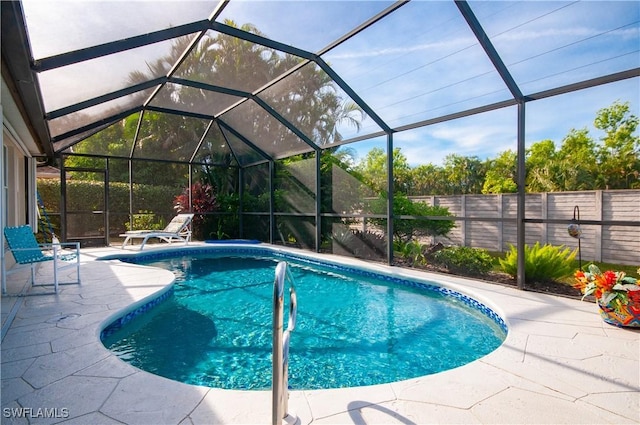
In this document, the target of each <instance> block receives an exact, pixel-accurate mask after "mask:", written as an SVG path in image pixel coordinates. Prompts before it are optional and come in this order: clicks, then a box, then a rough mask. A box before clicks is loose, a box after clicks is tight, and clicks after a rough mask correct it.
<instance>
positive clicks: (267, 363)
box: [103, 255, 506, 389]
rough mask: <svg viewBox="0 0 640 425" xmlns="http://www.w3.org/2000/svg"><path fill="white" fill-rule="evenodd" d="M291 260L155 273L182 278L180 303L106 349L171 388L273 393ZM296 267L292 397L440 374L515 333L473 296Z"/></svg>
mask: <svg viewBox="0 0 640 425" xmlns="http://www.w3.org/2000/svg"><path fill="white" fill-rule="evenodd" d="M279 260H281V259H274V258H241V257H217V258H216V256H211V255H207V256H193V255H189V256H188V257H187V256H182V257H174V258H166V259H162V260H156V261H151V262H148V261H147V262H144V264H148V265H153V266H157V267H162V268H166V269H169V270H172V271H173V272H174V273H175V274H176V276H177V280H176V284H175V286H174V291H173V293H172V294H170V295H169V296H167V298H166V300H164V301H162V302H159V303H157V305H156V306H154V307H153V308H150V309H148V311H146V312H144V314H140V315H137V316H135V317H134V318H133V319H132V320H130V321H129V322H128V323H126V324H124V325H122V326H111V327H108V328H107V329H105V331H103V343H104V344H105V346H106V347H107V348H109V349H110V350H112V352H114V353H116V354H117V355H118V356H119V357H120V358H121V359H122V360H124V361H127V362H129V363H131V364H132V365H134V366H136V367H138V368H140V369H143V370H146V371H148V372H151V373H155V374H158V375H161V376H165V377H167V378H170V379H174V380H178V381H182V382H186V383H189V384H195V385H204V386H209V387H217V388H228V389H269V388H270V387H271V342H272V333H271V329H272V305H273V304H272V303H273V301H272V296H273V280H274V270H275V266H276V264H277V261H279ZM288 262H289V265H290V270H291V271H292V274H293V277H294V280H295V284H296V290H297V296H298V317H297V326H296V329H295V331H294V332H293V334H292V336H291V351H290V363H289V364H290V365H289V386H290V387H291V388H292V389H321V388H338V387H350V386H360V385H372V384H380V383H385V382H393V381H398V380H403V379H408V378H413V377H417V376H422V375H428V374H432V373H436V372H440V371H443V370H448V369H451V368H455V367H458V366H461V365H464V364H466V363H469V362H471V361H473V360H475V359H478V358H480V357H482V356H484V355H485V354H487V353H489V352H491V351H493V350H494V349H496V348H497V347H498V346H499V345H500V344H501V343H502V341H503V340H504V338H505V337H506V333H505V329H504V324H503V323H500V321H496V320H495V317H493V318H491V317H488V316H487V315H486V314H485V313H483V312H481V311H480V310H478V309H476V308H472V307H470V306H469V298H468V297H465V296H460V297H456V296H451V295H449V294H447V292H452V291H437V290H432V288H431V286H430V285H420V284H415V283H414V284H411V285H406V284H403V282H402V281H400V280H399V279H391V280H394V281H389V279H388V280H381V279H374V278H373V277H372V276H369V275H367V276H363V275H361V274H358V273H350V272H348V271H346V272H344V271H343V272H341V273H340V275H338V274H336V273H335V272H334V270H332V269H331V268H324V267H322V266H317V265H316V266H313V267H311V266H310V265H309V264H304V263H300V264H298V263H296V262H295V261H288ZM434 288H435V287H434ZM287 293H288V292H287ZM458 295H460V294H458ZM465 300H466V301H465ZM285 302H287V303H288V300H287V299H285ZM472 304H473V303H472ZM485 309H486V308H485ZM285 311H288V306H285ZM285 326H286V317H285Z"/></svg>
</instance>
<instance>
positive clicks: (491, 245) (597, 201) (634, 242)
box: [411, 190, 640, 266]
mask: <svg viewBox="0 0 640 425" xmlns="http://www.w3.org/2000/svg"><path fill="white" fill-rule="evenodd" d="M411 199H412V200H414V201H420V202H425V203H427V204H429V205H439V206H443V207H447V208H448V209H449V212H451V213H452V214H453V215H454V216H456V217H458V218H463V220H458V221H456V227H455V228H454V229H453V230H452V231H451V233H450V234H449V235H448V238H438V239H437V241H439V242H443V243H445V244H451V243H453V244H456V245H462V246H471V247H474V248H484V249H487V250H489V251H499V252H504V251H508V250H509V244H511V245H515V244H516V222H515V219H516V207H517V195H516V194H499V195H453V196H425V197H411ZM575 207H578V209H579V212H580V220H581V221H588V222H593V221H597V222H603V224H602V225H600V224H593V223H592V224H584V223H581V224H580V228H581V229H582V238H581V241H580V245H581V251H582V259H583V261H603V262H607V263H614V264H628V265H638V266H640V227H639V226H634V225H624V224H625V223H621V222H626V223H627V224H628V223H629V222H634V223H638V225H640V190H593V191H583V192H552V193H531V194H527V195H526V197H525V220H533V221H534V222H526V223H525V241H526V242H525V243H526V244H528V245H533V244H535V243H536V242H540V243H541V244H551V245H557V246H559V245H564V246H566V247H568V248H571V249H576V248H578V240H577V239H575V238H572V237H571V236H569V234H568V233H567V226H568V224H569V220H571V219H572V218H573V217H574V211H575ZM576 218H577V217H576ZM474 219H475V220H476V221H474ZM503 219H504V220H508V221H502V220H503ZM536 220H549V221H551V222H542V223H538V222H535V221H536ZM557 220H561V221H562V222H557Z"/></svg>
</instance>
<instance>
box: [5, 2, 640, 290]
mask: <svg viewBox="0 0 640 425" xmlns="http://www.w3.org/2000/svg"><path fill="white" fill-rule="evenodd" d="M12 3H13V2H12ZM12 3H10V4H9V5H5V3H3V13H2V19H3V39H4V38H6V37H5V35H7V34H8V36H9V40H8V41H9V42H8V43H7V44H6V45H7V46H9V47H8V50H9V51H8V54H7V56H8V57H10V58H12V59H15V60H12V61H11V63H10V64H9V65H10V66H9V68H11V69H10V72H11V74H12V77H13V78H14V79H15V80H20V79H21V77H22V78H25V79H26V80H31V81H33V82H34V83H33V85H32V86H29V87H26V88H24V87H23V88H21V89H20V90H21V92H22V93H21V94H22V97H23V99H24V100H25V105H26V109H27V114H28V115H30V116H32V117H42V116H44V117H45V120H38V119H33V120H32V123H33V125H34V128H35V131H36V133H37V134H38V136H39V137H40V139H41V140H43V141H46V142H45V143H44V151H45V154H46V155H47V156H48V157H58V156H61V155H73V154H72V153H71V154H69V153H65V152H64V150H65V149H66V148H67V147H68V146H71V145H72V144H73V143H76V142H78V141H80V140H83V138H84V137H86V136H88V135H91V134H93V133H95V132H97V131H99V130H101V129H103V128H105V127H106V126H108V125H110V124H111V123H113V122H115V121H118V120H120V119H122V118H125V117H127V116H129V115H131V114H133V113H137V112H143V111H146V110H148V111H156V112H166V113H172V114H173V113H176V114H179V115H183V116H192V117H197V118H206V119H211V120H212V122H214V121H216V120H217V117H213V116H203V115H201V114H198V113H195V112H192V113H190V112H184V111H182V112H177V111H172V110H168V109H163V108H159V107H154V106H150V105H148V103H149V102H148V101H147V102H145V104H144V105H142V106H141V107H136V108H133V109H129V110H125V111H123V112H120V113H118V114H116V115H113V116H110V117H105V118H104V119H102V120H100V121H98V122H94V123H91V124H90V125H87V126H83V127H80V128H75V129H73V130H71V131H68V132H66V133H63V134H60V135H58V136H55V137H51V135H50V133H49V130H48V127H47V125H46V121H47V120H53V119H56V118H59V117H62V116H65V115H66V114H69V113H73V112H75V111H79V110H82V109H84V108H87V107H91V106H95V105H99V104H101V103H103V102H106V101H109V100H112V99H116V98H119V97H122V96H125V95H127V94H131V93H134V92H137V91H140V90H144V89H147V88H151V87H153V86H155V85H157V84H159V83H162V84H167V83H172V82H179V83H184V81H180V80H178V79H176V78H175V77H173V76H172V75H168V76H165V77H160V78H157V79H155V80H150V81H146V82H144V83H141V84H139V85H136V86H131V87H128V88H127V89H124V90H119V91H117V92H113V93H109V94H105V95H104V96H100V97H97V98H94V99H91V100H89V101H85V102H81V103H78V104H75V105H72V106H69V107H65V108H61V109H58V110H55V111H50V112H47V113H45V112H44V108H43V106H42V101H41V99H40V97H41V96H40V93H39V87H38V83H37V79H36V78H33V76H34V75H37V73H39V72H44V71H47V70H51V69H55V68H58V67H61V66H63V65H66V64H71V63H77V62H81V61H83V60H86V59H87V58H93V57H96V56H99V55H108V54H111V53H115V52H119V51H125V50H129V49H132V48H134V47H138V46H144V45H147V44H149V43H152V42H154V41H158V40H169V39H172V38H173V37H176V36H180V35H185V34H189V33H193V32H200V33H201V35H200V36H199V37H196V38H195V39H194V40H193V41H192V43H193V45H195V44H196V43H197V42H198V40H199V38H200V37H202V35H203V34H204V33H205V31H207V30H210V29H215V30H217V31H220V32H221V33H224V34H227V35H232V36H234V37H238V38H240V39H243V40H245V41H249V42H252V43H257V44H261V45H263V46H265V47H268V48H272V49H275V50H278V51H281V52H285V53H288V54H291V55H295V56H298V57H300V58H303V59H305V60H306V61H308V62H313V63H314V64H315V65H316V66H318V67H319V68H321V69H322V70H323V71H324V72H326V73H327V74H328V75H329V76H330V77H331V78H332V80H333V81H334V82H335V83H336V84H337V85H338V86H340V88H341V89H342V90H343V91H344V92H345V93H346V94H347V95H348V96H350V97H351V99H353V100H354V101H355V102H356V103H357V104H358V106H359V107H361V108H362V110H363V111H364V112H365V113H366V114H367V115H368V116H369V117H370V118H371V119H372V120H373V121H374V122H375V123H376V124H377V125H378V126H379V128H380V129H381V131H378V132H374V133H371V134H366V135H362V136H358V137H354V138H351V139H348V140H343V141H340V143H339V144H340V145H343V144H349V143H354V142H358V141H364V140H368V139H373V138H377V137H381V136H383V137H385V138H386V145H387V146H386V151H387V188H388V198H387V214H386V217H385V218H386V220H387V232H386V234H387V238H388V243H387V262H388V263H389V264H391V263H392V261H393V244H392V243H390V238H391V235H392V234H393V225H394V223H393V220H394V218H403V219H404V218H407V219H415V218H416V217H409V216H407V217H404V216H403V217H394V216H393V213H392V211H393V208H392V206H393V195H394V193H393V191H394V190H393V156H392V155H391V154H390V153H391V152H393V148H394V134H395V133H397V132H401V131H405V130H409V129H415V128H419V127H426V126H430V125H434V124H438V123H443V122H447V121H451V120H455V119H458V118H462V117H468V116H473V115H477V114H481V113H484V112H488V111H493V110H497V109H501V108H507V107H513V106H515V107H516V108H517V116H518V119H517V183H518V208H517V217H516V219H515V220H516V225H517V249H518V254H519V255H518V258H519V266H518V270H519V272H518V286H519V287H520V288H524V274H523V273H524V255H523V253H524V227H525V224H526V223H527V222H536V223H537V222H540V220H528V219H526V217H525V214H524V194H525V185H524V181H525V180H524V178H525V166H524V159H525V136H524V135H525V126H526V118H525V110H526V105H527V103H528V102H531V101H535V100H540V99H545V98H549V97H553V96H558V95H562V94H566V93H571V92H575V91H579V90H584V89H588V88H592V87H597V86H601V85H604V84H608V83H614V82H618V81H622V80H625V79H629V78H637V77H638V76H640V67H636V68H632V69H628V70H626V71H622V72H618V73H613V74H609V75H605V76H600V77H597V78H594V79H589V80H585V81H579V82H575V83H572V84H569V85H564V86H560V87H556V88H553V89H550V90H545V91H541V92H537V93H530V94H523V93H522V91H521V89H520V87H519V86H518V84H517V83H516V82H515V80H514V79H513V77H512V76H511V74H510V72H509V69H508V67H507V66H506V65H505V64H504V63H503V61H502V59H501V57H500V55H499V54H498V52H497V51H496V49H495V48H494V46H493V44H492V42H491V40H490V38H489V37H488V36H487V34H486V33H485V31H484V29H483V27H482V25H481V24H480V23H479V22H478V20H477V18H476V16H475V15H474V12H473V11H472V9H471V7H470V6H469V4H468V3H467V2H466V1H455V5H456V7H457V8H458V10H459V12H460V14H461V15H462V16H463V17H464V19H465V21H466V23H467V25H468V26H469V28H470V29H471V31H472V32H473V34H474V35H475V37H476V39H477V40H478V42H479V44H480V46H481V47H482V49H483V50H484V52H485V54H486V55H487V57H488V58H489V60H490V61H491V63H492V64H493V66H494V68H495V70H496V71H497V73H498V74H499V76H500V78H501V79H502V81H503V82H504V84H505V86H506V87H507V88H508V90H509V92H510V93H511V96H512V98H511V99H509V100H506V101H502V102H498V103H492V104H487V105H484V106H481V107H477V108H472V109H467V110H464V111H460V112H456V113H452V114H448V115H443V116H439V117H436V118H432V119H428V120H424V121H419V122H415V123H411V124H408V125H402V126H399V127H396V128H391V127H389V126H388V125H387V124H386V123H385V122H384V120H382V119H381V118H380V117H379V116H378V115H377V114H376V112H375V110H373V109H372V108H371V107H370V106H369V105H368V104H367V103H366V102H365V101H364V100H363V99H362V98H360V97H359V96H358V94H357V93H356V92H355V91H354V90H352V89H351V87H350V86H349V85H348V84H347V83H346V82H345V81H344V80H342V79H341V78H340V76H339V75H338V74H337V73H335V72H334V71H333V69H332V68H331V67H330V66H329V65H328V64H327V63H326V62H325V61H324V60H323V59H322V58H321V55H322V54H323V53H325V52H327V51H329V50H331V49H333V48H334V47H336V46H338V45H340V44H341V43H343V42H345V41H346V40H348V39H350V38H352V37H354V36H355V35H357V34H358V33H359V32H361V31H363V30H365V29H366V28H367V27H369V26H371V25H373V24H374V23H376V22H378V21H379V20H381V19H384V18H385V17H386V16H387V15H389V14H391V13H393V12H394V11H395V10H396V9H398V8H400V7H402V6H403V5H405V4H406V3H407V2H405V1H399V2H396V3H394V4H392V5H391V6H389V7H387V8H386V9H385V10H383V11H382V12H380V13H378V14H377V15H376V16H374V17H372V18H370V19H369V20H367V21H366V22H364V23H363V24H361V25H360V26H358V27H357V28H355V29H353V30H352V31H350V32H349V33H347V34H345V35H344V36H343V37H341V38H340V39H338V40H336V41H335V42H333V43H332V44H330V45H328V46H327V47H325V48H324V49H322V50H320V51H319V52H317V53H311V52H307V51H304V50H300V49H298V48H295V47H292V46H289V45H285V44H282V43H278V42H275V41H273V40H271V39H268V38H264V37H261V36H257V35H255V34H251V33H248V32H244V31H241V30H238V29H234V28H232V27H227V26H225V25H222V24H220V23H218V22H215V17H216V16H217V15H218V14H219V13H221V12H222V10H223V9H224V6H225V3H220V4H219V5H218V7H217V8H216V10H214V12H213V13H212V15H211V17H210V18H209V19H208V20H201V21H197V22H193V23H190V24H186V25H181V26H177V27H174V28H170V29H165V30H160V31H156V32H154V33H150V34H147V35H144V36H137V37H132V38H129V39H124V40H119V41H114V42H111V43H106V44H104V45H100V46H95V47H92V48H87V49H82V50H78V51H75V52H70V53H67V54H61V55H56V56H53V57H49V58H45V59H43V60H39V61H37V62H36V61H33V62H32V63H29V62H28V61H27V63H24V61H23V62H21V61H20V60H19V58H20V57H22V58H24V57H27V58H28V57H30V54H29V52H28V46H27V43H26V41H27V40H28V37H27V35H26V29H25V27H24V25H21V23H22V22H23V20H24V17H23V12H22V9H21V6H20V3H15V4H12ZM7 6H8V7H7ZM12 20H13V22H12ZM16 22H17V23H18V25H17V26H16V25H15V23H16ZM7 24H9V29H8V30H6V32H5V29H4V28H7ZM12 42H14V43H12ZM3 49H5V43H4V42H3ZM25 52H26V55H25ZM187 54H188V51H185V53H184V55H183V57H182V58H181V59H180V62H178V63H176V66H177V65H179V63H181V61H183V60H184V59H185V57H186V55H187ZM3 64H4V58H3ZM301 66H302V65H301ZM287 75H288V74H285V75H283V76H282V77H281V78H285V77H286V76H287ZM277 82H278V80H274V81H272V82H271V83H270V85H273V84H276V83H277ZM201 87H202V88H205V89H208V90H213V91H220V92H224V93H230V94H234V95H237V96H240V97H244V98H245V100H249V99H251V100H254V101H258V102H259V98H258V97H257V93H248V92H240V91H233V90H228V89H225V88H222V87H214V86H211V85H205V84H203V85H201ZM261 106H263V107H265V109H267V112H268V113H270V114H271V115H272V116H273V117H274V118H275V119H276V120H278V122H280V124H282V125H283V126H285V127H287V128H288V129H289V130H290V131H292V132H294V133H295V134H296V135H297V136H298V137H299V138H300V139H301V140H302V141H304V142H305V143H307V144H308V145H309V147H310V149H311V150H312V151H313V152H315V158H316V213H315V220H316V250H319V244H320V233H321V228H320V226H321V218H322V217H323V216H324V215H323V213H322V211H321V206H320V196H319V195H320V152H321V151H322V149H323V148H322V147H320V146H317V145H316V144H315V143H313V141H311V140H309V139H308V138H307V137H305V136H304V134H301V133H300V132H299V131H298V130H297V129H296V128H295V126H292V125H291V123H289V122H288V121H287V120H286V119H285V118H283V117H282V116H280V115H279V114H278V113H277V112H276V111H273V110H272V109H271V110H269V108H268V105H261ZM138 125H140V124H138ZM221 125H225V124H224V122H221ZM228 129H229V130H232V129H231V128H228ZM238 135H239V134H238ZM70 138H71V139H72V141H71V143H70V144H69V145H67V146H64V145H63V147H62V148H55V144H56V143H60V142H62V141H64V140H69V139H70ZM76 138H77V140H75V139H76ZM244 141H245V143H247V144H250V145H251V146H252V147H253V148H254V150H256V151H258V152H259V153H260V154H261V155H262V156H263V157H264V159H263V160H261V161H258V162H256V163H252V164H245V165H239V173H240V180H242V172H243V170H244V169H246V168H247V167H250V166H253V165H256V164H258V163H265V162H266V163H268V164H269V168H270V170H271V171H270V183H269V187H270V197H271V199H273V191H274V182H273V174H274V171H273V170H274V168H275V161H276V160H277V159H282V158H274V157H270V156H269V155H268V154H266V153H264V152H261V151H260V149H259V148H257V147H256V146H255V145H253V144H252V143H251V141H250V140H246V139H245V140H244ZM47 142H48V143H47ZM334 146H336V145H331V146H330V147H334ZM132 155H133V152H132ZM132 155H131V156H130V157H129V161H130V163H131V161H133V160H135V159H133V158H132ZM86 156H95V157H99V158H100V157H104V158H108V157H107V156H102V155H86ZM192 159H193V158H192ZM167 162H172V161H167ZM176 162H177V163H181V164H184V162H178V161H176ZM193 165H200V164H198V163H196V162H191V161H190V162H189V166H190V168H191V167H192V166H193ZM205 165H211V164H205ZM191 175H192V172H190V177H189V179H190V180H191ZM240 187H242V185H240ZM242 211H243V210H242V206H241V207H240V214H241V216H243V214H244V213H243V212H242ZM275 215H276V213H275V212H274V208H273V202H271V203H270V211H269V216H270V223H271V227H270V228H271V234H270V239H271V240H270V242H273V239H274V238H273V228H274V217H275ZM329 216H332V217H335V216H336V215H335V214H331V215H329ZM350 217H351V216H350ZM436 219H437V218H436ZM443 219H444V218H443ZM456 219H458V220H465V221H466V220H467V218H465V217H456ZM503 221H508V220H503ZM542 222H548V221H545V220H543V221H542ZM593 224H613V225H632V226H638V223H636V222H606V223H605V222H597V223H595V222H594V223H593Z"/></svg>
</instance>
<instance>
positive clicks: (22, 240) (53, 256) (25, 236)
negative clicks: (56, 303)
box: [2, 226, 80, 294]
mask: <svg viewBox="0 0 640 425" xmlns="http://www.w3.org/2000/svg"><path fill="white" fill-rule="evenodd" d="M4 237H5V240H6V241H7V245H8V246H9V250H10V251H11V254H12V255H13V258H14V259H15V261H16V263H17V264H20V265H29V266H30V267H31V285H32V286H49V285H53V286H54V290H55V293H56V294H57V293H58V285H61V284H76V283H77V284H79V283H80V243H78V242H64V243H60V242H58V243H52V244H38V241H37V240H36V237H35V235H34V234H33V231H32V230H31V227H30V226H17V227H5V228H4ZM65 247H68V248H73V249H65ZM48 261H53V283H39V284H37V285H36V282H35V267H36V265H38V264H40V263H44V262H48ZM71 267H75V268H76V276H77V280H76V281H72V282H60V281H59V280H58V273H59V272H60V271H62V270H65V269H68V268H71ZM19 269H20V267H14V268H13V269H12V270H10V272H14V271H17V270H19ZM7 272H8V271H7V270H6V260H5V261H3V262H2V293H3V294H6V292H7V282H6V276H7Z"/></svg>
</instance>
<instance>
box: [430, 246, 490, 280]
mask: <svg viewBox="0 0 640 425" xmlns="http://www.w3.org/2000/svg"><path fill="white" fill-rule="evenodd" d="M433 260H434V262H436V263H437V264H439V265H442V266H445V267H446V268H448V269H449V270H451V271H455V272H460V271H464V272H466V273H468V274H474V275H475V274H479V275H483V274H487V273H489V271H491V269H492V267H493V258H492V257H491V255H489V253H488V252H487V251H486V250H484V249H478V248H471V247H468V246H453V247H449V248H444V249H441V250H440V251H437V252H436V253H435V254H434V255H433Z"/></svg>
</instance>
